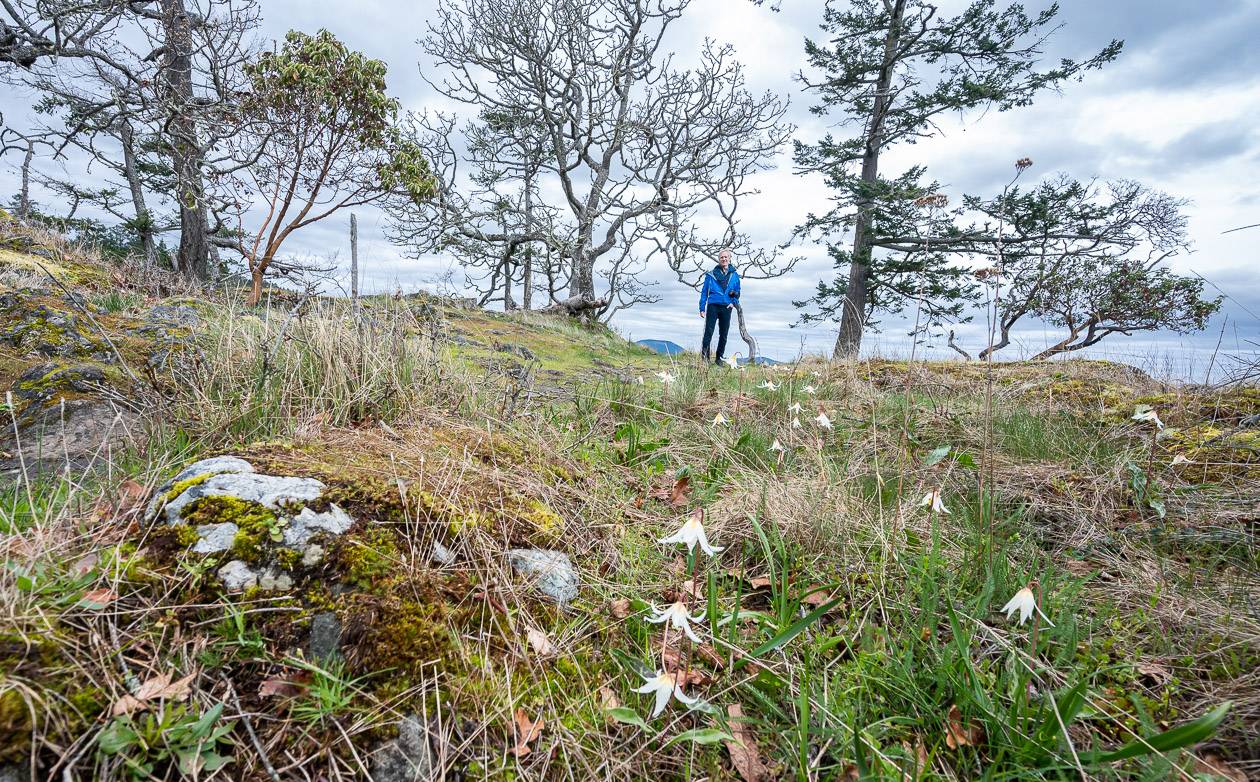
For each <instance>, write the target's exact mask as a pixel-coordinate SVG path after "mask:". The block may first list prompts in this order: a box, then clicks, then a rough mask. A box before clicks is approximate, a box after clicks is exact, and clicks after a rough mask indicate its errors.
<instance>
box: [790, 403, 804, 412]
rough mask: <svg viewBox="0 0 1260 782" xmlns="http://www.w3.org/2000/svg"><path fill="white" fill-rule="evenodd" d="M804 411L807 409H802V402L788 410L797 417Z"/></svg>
mask: <svg viewBox="0 0 1260 782" xmlns="http://www.w3.org/2000/svg"><path fill="white" fill-rule="evenodd" d="M804 409H805V408H803V407H801V403H800V402H793V403H792V406H791V407H789V408H788V412H789V413H792V414H794V415H797V414H800V412H801V411H802V410H804Z"/></svg>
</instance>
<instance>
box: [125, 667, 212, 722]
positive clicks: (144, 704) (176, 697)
mask: <svg viewBox="0 0 1260 782" xmlns="http://www.w3.org/2000/svg"><path fill="white" fill-rule="evenodd" d="M196 675H197V674H195V673H190V674H188V675H187V676H185V677H184V678H182V679H176V680H175V681H171V674H170V673H161V674H158V675H157V676H154V677H153V678H152V679H149V680H148V681H146V682H144V684H141V685H140V686H139V687H138V688H136V691H135V692H134V693H131V694H129V695H124V696H122V697H121V698H119V699H118V700H117V701H115V702H114V708H113V709H112V712H113V715H114V716H115V717H119V716H122V715H123V714H130V713H132V712H133V711H144V710H145V709H147V708H149V703H150V702H151V701H158V700H167V701H182V700H184V699H185V698H187V697H188V694H189V693H190V692H191V691H192V687H191V686H190V685H191V684H192V680H193V678H194V677H196Z"/></svg>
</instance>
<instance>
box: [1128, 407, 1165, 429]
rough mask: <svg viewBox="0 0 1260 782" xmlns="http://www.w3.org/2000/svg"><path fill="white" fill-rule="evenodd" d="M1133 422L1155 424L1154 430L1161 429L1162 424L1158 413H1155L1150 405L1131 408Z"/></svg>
mask: <svg viewBox="0 0 1260 782" xmlns="http://www.w3.org/2000/svg"><path fill="white" fill-rule="evenodd" d="M1133 420H1134V421H1149V422H1150V423H1153V424H1155V428H1156V429H1163V428H1164V422H1163V421H1161V420H1159V413H1156V412H1155V408H1153V407H1151V406H1150V405H1138V406H1137V407H1135V408H1133Z"/></svg>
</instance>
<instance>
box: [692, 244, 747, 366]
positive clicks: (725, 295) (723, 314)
mask: <svg viewBox="0 0 1260 782" xmlns="http://www.w3.org/2000/svg"><path fill="white" fill-rule="evenodd" d="M737 301H739V274H738V273H736V271H735V267H734V266H731V251H730V248H728V247H723V248H722V249H721V250H720V251H719V252H718V262H717V266H715V267H713V271H711V272H708V273H707V274H705V275H704V282H703V284H702V285H701V286H700V317H702V318H704V340H703V341H702V342H701V343H700V355H701V356H702V357H703V358H704V360H705V361H708V360H709V341H710V340H711V339H713V327H714V325H716V326H717V328H718V343H717V353H716V355H715V356H714V359H713V360H714V361H715V362H721V361H722V354H723V353H725V352H726V335H727V334H728V333H730V330H731V310H733V309H735V302H737Z"/></svg>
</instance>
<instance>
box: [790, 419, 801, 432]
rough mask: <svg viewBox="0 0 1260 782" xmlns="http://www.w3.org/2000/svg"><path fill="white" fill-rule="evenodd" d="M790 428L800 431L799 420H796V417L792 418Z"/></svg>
mask: <svg viewBox="0 0 1260 782" xmlns="http://www.w3.org/2000/svg"><path fill="white" fill-rule="evenodd" d="M792 428H793V429H800V428H801V419H799V418H797V417H796V416H792Z"/></svg>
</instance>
